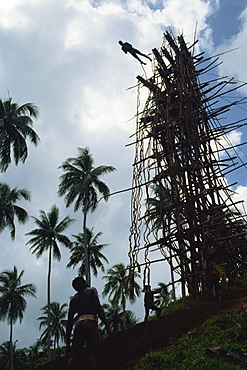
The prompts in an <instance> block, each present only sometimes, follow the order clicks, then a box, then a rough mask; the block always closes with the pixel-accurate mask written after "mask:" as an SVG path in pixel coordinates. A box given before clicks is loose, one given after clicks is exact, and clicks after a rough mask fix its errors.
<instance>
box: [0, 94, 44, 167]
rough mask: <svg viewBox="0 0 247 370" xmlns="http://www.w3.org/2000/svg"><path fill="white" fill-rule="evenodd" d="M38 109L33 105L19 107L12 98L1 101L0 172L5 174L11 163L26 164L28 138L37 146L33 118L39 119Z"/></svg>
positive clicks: (27, 104) (37, 138) (37, 139)
mask: <svg viewBox="0 0 247 370" xmlns="http://www.w3.org/2000/svg"><path fill="white" fill-rule="evenodd" d="M38 113H39V110H38V107H37V106H36V105H34V104H33V103H26V104H23V105H18V104H17V103H13V101H12V98H11V97H9V98H8V99H6V100H2V99H0V171H2V172H5V171H6V170H7V168H8V167H9V165H10V163H11V150H13V157H14V162H15V164H16V165H17V164H18V163H19V162H20V161H21V162H23V163H24V162H25V160H26V158H27V155H28V148H27V144H26V138H29V139H30V140H31V142H32V143H33V144H34V145H35V146H36V145H37V144H38V141H39V137H38V135H37V134H36V132H35V131H34V130H33V128H32V125H33V120H32V117H34V118H37V117H38Z"/></svg>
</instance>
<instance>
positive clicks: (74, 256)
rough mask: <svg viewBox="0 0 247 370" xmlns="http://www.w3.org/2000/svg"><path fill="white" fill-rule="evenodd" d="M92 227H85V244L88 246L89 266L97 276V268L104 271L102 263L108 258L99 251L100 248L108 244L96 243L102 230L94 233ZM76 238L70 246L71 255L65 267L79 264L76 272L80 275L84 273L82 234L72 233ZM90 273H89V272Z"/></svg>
mask: <svg viewBox="0 0 247 370" xmlns="http://www.w3.org/2000/svg"><path fill="white" fill-rule="evenodd" d="M93 229H94V228H92V229H88V228H87V246H88V258H89V268H90V267H91V268H92V270H93V274H94V276H96V277H97V276H98V268H100V269H101V271H102V272H105V267H104V264H103V263H102V260H103V261H104V262H106V263H109V262H108V259H107V258H106V257H105V256H104V255H103V254H102V253H101V250H102V249H103V248H104V247H105V246H107V245H109V244H98V239H99V237H100V236H101V235H102V232H101V231H100V232H98V233H97V234H96V235H94V234H93ZM72 236H73V237H74V238H75V239H76V240H75V242H74V243H73V244H72V245H71V247H70V252H71V256H70V259H69V263H68V264H67V267H73V268H74V267H75V266H76V265H77V264H79V263H80V264H81V267H80V268H79V270H78V272H79V274H80V275H84V274H85V255H84V248H83V247H84V234H82V233H80V234H78V235H72ZM90 275H91V274H90Z"/></svg>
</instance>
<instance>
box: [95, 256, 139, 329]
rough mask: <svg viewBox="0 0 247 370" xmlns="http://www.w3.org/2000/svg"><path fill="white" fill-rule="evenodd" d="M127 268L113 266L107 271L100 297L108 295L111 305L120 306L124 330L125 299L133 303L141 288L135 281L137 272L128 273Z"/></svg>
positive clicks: (117, 265) (120, 265) (120, 264)
mask: <svg viewBox="0 0 247 370" xmlns="http://www.w3.org/2000/svg"><path fill="white" fill-rule="evenodd" d="M128 270H129V267H128V266H127V267H125V265H124V264H123V263H119V264H116V265H114V266H113V267H112V268H110V269H109V270H108V271H107V274H108V275H106V276H103V279H106V281H107V282H106V284H105V286H104V289H103V292H102V295H103V297H104V296H106V295H107V294H109V299H110V301H111V302H112V303H113V304H117V305H118V304H120V305H121V307H122V310H123V315H124V328H125V329H126V299H129V301H130V303H131V304H132V303H134V302H135V300H136V297H139V296H140V293H141V287H140V285H139V284H138V283H137V282H136V281H135V279H136V278H139V277H140V274H139V273H137V272H132V273H131V274H129V273H128Z"/></svg>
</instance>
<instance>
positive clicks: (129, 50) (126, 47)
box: [118, 40, 152, 64]
mask: <svg viewBox="0 0 247 370" xmlns="http://www.w3.org/2000/svg"><path fill="white" fill-rule="evenodd" d="M118 43H119V44H120V45H121V46H122V50H123V51H124V52H125V54H127V53H130V54H131V55H132V56H133V57H134V58H136V59H137V60H138V61H139V62H140V63H141V64H146V63H144V62H143V61H142V60H141V59H140V58H139V57H138V56H137V55H136V54H139V55H142V56H143V57H145V58H147V59H149V60H150V61H152V59H151V58H150V57H149V56H148V55H146V54H143V53H141V52H140V51H139V50H137V49H134V48H133V46H132V45H131V44H129V43H128V42H123V41H121V40H120V41H118Z"/></svg>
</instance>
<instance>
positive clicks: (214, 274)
mask: <svg viewBox="0 0 247 370" xmlns="http://www.w3.org/2000/svg"><path fill="white" fill-rule="evenodd" d="M217 266H218V265H217V264H216V262H215V260H214V258H213V256H211V255H210V256H208V258H207V269H206V281H207V298H206V303H208V301H209V298H210V295H211V293H212V291H213V290H214V293H215V296H216V299H217V301H218V302H221V297H220V294H219V289H220V274H219V271H218V270H217Z"/></svg>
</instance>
